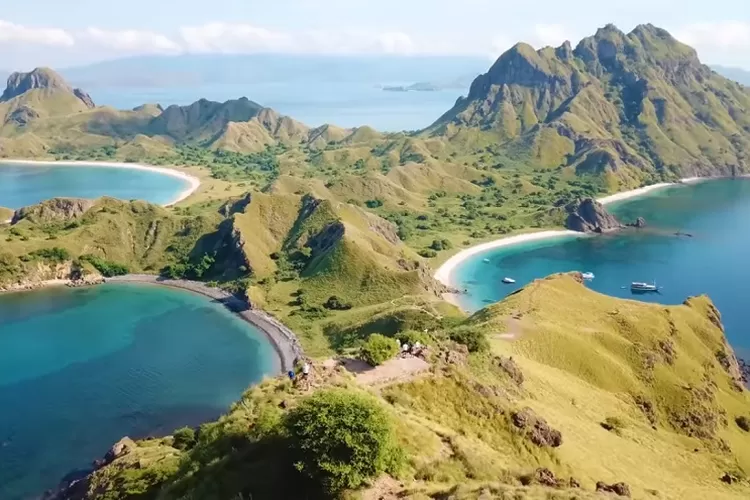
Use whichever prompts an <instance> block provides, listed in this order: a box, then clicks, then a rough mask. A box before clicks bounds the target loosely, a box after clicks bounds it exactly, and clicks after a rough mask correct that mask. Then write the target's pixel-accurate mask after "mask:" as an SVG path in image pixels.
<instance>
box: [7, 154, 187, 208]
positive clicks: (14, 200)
mask: <svg viewBox="0 0 750 500" xmlns="http://www.w3.org/2000/svg"><path fill="white" fill-rule="evenodd" d="M188 187H190V184H189V183H188V181H186V180H184V179H180V178H179V177H174V176H171V175H165V174H161V173H158V172H152V171H149V170H136V169H131V168H107V167H96V166H86V165H77V166H61V165H33V166H32V165H20V164H15V165H14V164H12V163H0V207H6V208H13V209H17V208H20V207H25V206H28V205H33V204H35V203H39V202H40V201H43V200H48V199H50V198H55V197H72V198H91V199H93V198H99V197H100V196H111V197H113V198H119V199H121V200H132V199H139V200H146V201H150V202H152V203H158V204H160V205H164V204H166V203H169V202H171V201H173V200H174V199H175V198H177V196H178V195H179V194H180V193H181V192H183V191H184V190H185V189H187V188H188Z"/></svg>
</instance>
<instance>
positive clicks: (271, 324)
mask: <svg viewBox="0 0 750 500" xmlns="http://www.w3.org/2000/svg"><path fill="white" fill-rule="evenodd" d="M104 283H134V284H143V285H155V286H164V287H168V288H176V289H180V290H185V291H188V292H192V293H195V294H198V295H202V296H204V297H207V298H210V299H213V300H215V301H216V302H219V303H221V304H222V305H223V306H224V307H226V308H227V309H229V310H230V311H231V312H233V313H234V314H236V315H237V316H238V317H239V318H240V319H242V320H244V321H245V322H247V323H250V324H251V325H252V326H254V327H255V328H257V329H258V330H260V332H261V333H263V335H265V336H266V338H267V339H268V340H269V342H270V343H271V346H272V347H273V348H274V351H276V355H277V357H278V359H279V365H280V370H279V373H286V372H288V371H290V370H294V364H295V361H296V360H297V359H304V358H305V355H304V351H303V350H302V345H301V344H300V342H299V339H298V338H297V336H296V335H295V333H294V332H292V331H291V330H290V329H289V328H287V327H286V326H285V325H284V324H283V323H281V322H280V321H279V320H277V319H276V318H274V317H273V316H271V315H270V314H268V313H266V312H265V311H262V310H260V309H253V308H252V304H250V303H249V302H246V301H244V300H242V299H240V298H238V297H236V296H235V295H232V294H230V293H229V292H225V291H224V290H222V289H221V288H211V287H209V286H206V284H204V283H201V282H199V281H189V280H171V279H166V278H162V277H160V276H156V275H152V274H128V275H125V276H115V277H112V278H105V279H104Z"/></svg>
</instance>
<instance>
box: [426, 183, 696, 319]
mask: <svg viewBox="0 0 750 500" xmlns="http://www.w3.org/2000/svg"><path fill="white" fill-rule="evenodd" d="M709 179H710V178H708V177H687V178H685V179H680V181H679V182H675V183H671V182H661V183H658V184H652V185H650V186H645V187H642V188H638V189H631V190H629V191H623V192H622V193H616V194H613V195H609V196H605V197H603V198H599V199H598V200H597V201H598V202H599V203H601V204H602V205H607V204H609V203H614V202H617V201H624V200H629V199H631V198H637V197H639V196H643V195H645V194H648V193H651V192H653V191H656V190H659V189H664V188H667V187H671V186H678V185H680V184H692V183H696V182H702V181H705V180H709ZM565 236H567V237H583V236H585V235H584V234H583V233H578V232H575V231H568V230H554V231H539V232H536V233H527V234H519V235H516V236H508V237H505V238H500V239H498V240H495V241H490V242H487V243H482V244H480V245H476V246H473V247H470V248H467V249H465V250H462V251H460V252H458V253H457V254H456V255H454V256H453V257H451V258H450V259H448V260H447V261H445V263H443V265H442V266H440V267H439V268H438V270H437V271H436V272H435V279H437V280H438V281H440V282H441V283H443V284H444V285H446V286H450V287H454V288H457V286H456V284H455V283H454V282H453V281H452V280H451V277H452V274H453V271H454V269H455V268H456V267H457V266H458V265H459V264H461V263H462V262H463V261H464V260H466V259H468V258H469V257H473V256H474V255H477V254H480V253H483V252H486V251H488V250H492V249H495V248H501V247H506V246H512V245H519V244H521V243H527V242H530V241H539V240H545V239H549V238H560V237H565ZM445 299H446V300H448V301H449V302H452V303H454V304H456V305H458V304H457V302H456V300H455V297H454V296H453V294H445Z"/></svg>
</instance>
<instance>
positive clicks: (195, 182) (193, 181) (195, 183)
mask: <svg viewBox="0 0 750 500" xmlns="http://www.w3.org/2000/svg"><path fill="white" fill-rule="evenodd" d="M0 163H6V164H10V163H12V164H16V165H28V166H30V167H33V166H54V167H102V168H129V169H131V170H146V171H149V172H156V173H159V174H163V175H168V176H170V177H176V178H178V179H182V180H184V181H187V182H188V183H189V186H188V187H187V188H186V189H184V190H183V191H181V192H180V193H179V194H178V195H177V197H176V198H175V199H174V200H172V201H170V202H169V203H166V204H165V205H164V206H166V207H171V206H173V205H176V204H177V203H179V202H181V201H183V200H185V199H186V198H187V197H189V196H190V195H191V194H193V193H194V192H195V191H196V190H197V189H198V188H199V187H200V185H201V181H200V179H198V178H197V177H194V176H192V175H190V174H187V173H185V172H182V171H179V170H175V169H172V168H167V167H155V166H152V165H142V164H139V163H122V162H109V161H53V160H38V161H37V160H13V159H2V160H0Z"/></svg>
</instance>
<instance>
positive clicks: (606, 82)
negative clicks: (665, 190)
mask: <svg viewBox="0 0 750 500" xmlns="http://www.w3.org/2000/svg"><path fill="white" fill-rule="evenodd" d="M477 128H479V129H481V130H483V131H486V132H488V133H491V134H492V135H493V136H494V137H495V138H496V140H497V141H500V143H501V145H502V149H504V150H505V151H507V152H508V153H509V154H511V155H514V156H516V157H518V158H520V159H525V160H527V161H530V162H533V163H535V164H537V165H539V166H543V167H548V168H558V167H561V168H563V169H570V170H574V171H575V173H577V174H586V173H594V174H601V175H605V176H608V177H612V182H611V184H615V185H623V184H624V185H637V184H640V183H642V182H647V181H649V180H651V179H653V178H654V177H655V176H658V177H663V178H675V177H679V176H690V175H708V174H725V175H726V174H733V173H736V172H744V171H746V170H747V169H748V165H747V162H746V157H745V151H746V150H747V149H748V147H749V146H750V92H749V91H748V89H746V88H744V87H742V86H741V85H739V84H737V83H735V82H732V81H730V80H728V79H726V78H724V77H722V76H720V75H718V74H717V73H715V72H713V71H712V70H711V69H710V68H708V67H707V66H704V65H703V64H701V62H700V61H699V60H698V57H697V55H696V52H695V51H694V50H693V49H692V48H690V47H688V46H686V45H683V44H682V43H680V42H678V41H677V40H676V39H674V38H673V37H672V36H671V35H670V34H669V33H668V32H667V31H665V30H663V29H659V28H656V27H654V26H652V25H641V26H638V27H636V28H635V29H634V30H633V31H632V32H630V33H628V34H625V33H623V32H621V31H620V30H618V29H617V28H616V27H615V26H613V25H608V26H606V27H604V28H601V29H599V30H598V31H597V32H596V34H595V35H594V36H591V37H588V38H584V39H583V40H581V42H580V43H579V44H578V45H577V46H576V47H575V49H573V48H572V47H571V45H570V43H568V42H566V43H564V44H563V45H561V46H560V47H557V48H551V47H545V48H543V49H540V50H534V49H533V48H532V47H530V46H529V45H526V44H523V43H520V44H517V45H516V46H514V47H513V48H511V49H510V50H508V51H507V52H505V53H504V54H503V55H501V56H500V58H499V59H498V60H497V61H496V62H495V64H494V65H493V66H492V67H491V68H490V70H489V71H488V72H487V73H485V74H483V75H481V76H479V77H478V78H477V79H476V80H475V81H474V82H473V83H472V85H471V88H470V90H469V94H468V96H467V97H465V98H462V99H459V101H458V102H457V103H456V105H455V106H454V107H453V108H452V109H451V110H450V111H448V112H447V113H446V114H445V115H444V116H442V117H441V118H440V119H439V120H438V121H437V122H436V123H435V124H434V125H433V126H432V127H430V129H429V130H428V132H430V133H432V134H433V135H439V136H447V137H449V138H452V139H461V138H462V137H464V136H465V135H466V133H467V132H466V130H467V129H477Z"/></svg>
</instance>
